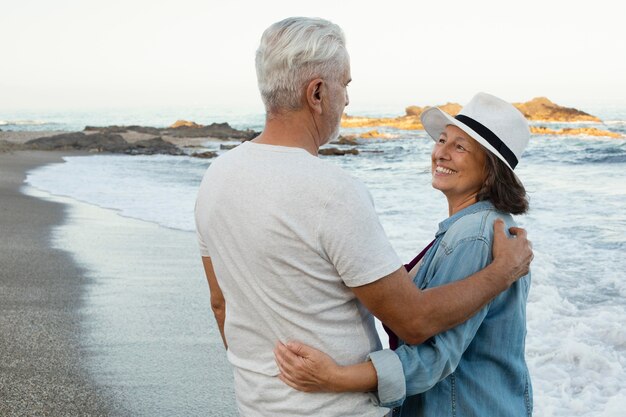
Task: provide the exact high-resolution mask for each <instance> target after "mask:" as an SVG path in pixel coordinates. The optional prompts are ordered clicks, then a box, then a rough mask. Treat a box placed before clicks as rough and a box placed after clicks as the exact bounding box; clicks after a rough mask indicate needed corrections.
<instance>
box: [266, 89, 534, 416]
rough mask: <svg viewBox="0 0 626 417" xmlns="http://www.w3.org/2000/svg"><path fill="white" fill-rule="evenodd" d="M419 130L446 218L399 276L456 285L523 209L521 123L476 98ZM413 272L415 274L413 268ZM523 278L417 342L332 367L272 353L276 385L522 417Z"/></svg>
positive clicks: (416, 410)
mask: <svg viewBox="0 0 626 417" xmlns="http://www.w3.org/2000/svg"><path fill="white" fill-rule="evenodd" d="M421 119H422V123H423V125H424V127H425V129H426V131H427V132H428V134H429V135H430V136H431V137H432V138H433V140H434V141H435V144H434V147H433V151H432V157H431V162H432V166H431V171H432V186H433V187H434V188H436V189H438V190H440V191H441V192H442V193H443V194H444V195H445V196H446V199H447V200H448V210H449V215H450V217H448V218H447V219H445V220H444V221H442V222H441V223H440V224H439V230H438V231H437V233H436V235H435V240H434V241H433V242H432V243H431V245H429V247H428V248H427V249H426V250H425V251H423V252H422V253H421V254H420V255H423V258H422V259H421V260H419V263H417V261H418V259H416V260H414V262H413V263H412V264H410V265H409V266H408V267H407V269H412V273H416V275H415V277H414V282H415V285H417V286H419V287H420V288H421V289H428V288H432V287H436V286H440V285H444V284H447V283H448V282H451V281H454V280H459V279H462V278H463V277H465V276H467V275H470V274H472V273H474V272H476V271H478V270H480V269H481V268H484V267H485V266H486V265H488V264H489V262H491V249H490V248H491V244H492V240H493V228H492V224H493V222H494V221H495V219H497V218H502V219H504V221H505V223H506V224H507V225H508V226H509V227H510V226H512V225H514V221H513V219H512V218H511V214H523V213H525V212H526V211H527V210H528V200H527V197H526V191H525V189H524V186H523V185H522V184H521V182H520V181H519V179H518V178H517V176H516V175H515V174H514V173H513V169H514V168H515V166H516V165H517V162H518V159H519V158H520V156H521V154H522V152H523V150H524V148H525V147H526V145H527V144H528V140H529V136H530V133H529V129H528V123H527V122H526V120H525V119H524V117H523V116H522V114H521V113H520V112H519V111H517V109H515V108H514V107H513V106H512V105H511V104H509V103H507V102H505V101H503V100H501V99H499V98H497V97H494V96H491V95H489V94H484V93H480V94H477V95H476V96H475V97H474V98H473V99H472V100H471V102H470V103H469V104H468V105H467V106H465V107H464V108H463V109H462V110H461V112H460V113H459V115H457V116H456V117H452V116H450V115H448V114H446V113H444V112H443V111H441V110H440V109H437V108H433V109H429V110H427V111H425V112H424V113H423V114H422V117H421ZM413 265H415V267H413ZM529 287H530V274H528V275H527V276H525V277H523V278H522V279H520V280H519V281H517V282H516V283H514V284H513V285H512V286H511V287H510V288H509V289H508V290H506V291H505V292H503V293H502V294H500V295H499V296H498V297H496V298H495V299H494V300H493V301H492V302H491V303H489V304H488V305H487V306H485V307H484V308H483V309H482V310H481V311H479V312H478V313H477V314H476V315H474V316H473V317H471V318H469V319H468V320H467V321H466V322H465V323H463V324H461V325H459V326H457V327H454V328H452V329H450V330H448V331H445V332H443V333H440V334H438V335H436V336H434V337H432V338H431V339H429V340H428V341H427V342H425V343H423V344H420V345H409V344H405V343H403V342H402V341H399V343H398V341H397V338H396V337H395V335H393V334H390V346H391V347H392V348H395V350H382V351H377V352H373V353H371V354H370V356H369V359H370V360H369V361H368V362H364V363H360V364H357V365H351V366H339V365H337V364H336V363H335V362H334V361H333V360H332V359H331V358H329V357H328V356H326V355H325V354H324V353H322V352H319V351H317V350H315V349H312V348H310V347H308V346H306V345H303V344H301V343H298V342H290V343H288V344H287V345H282V344H279V345H278V346H277V348H276V350H275V354H276V361H277V363H278V365H279V368H280V370H281V376H280V378H281V379H282V380H283V381H284V382H285V383H287V384H288V385H290V386H292V387H294V388H296V389H299V390H302V391H341V392H343V391H377V394H378V399H379V401H380V403H381V404H382V405H384V406H387V407H396V408H395V409H394V415H402V416H433V417H435V416H499V417H503V416H529V415H531V414H532V389H531V383H530V376H529V374H528V369H527V367H526V362H525V359H524V343H525V337H526V299H527V296H528V290H529Z"/></svg>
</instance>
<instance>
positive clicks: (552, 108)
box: [513, 97, 601, 122]
mask: <svg viewBox="0 0 626 417" xmlns="http://www.w3.org/2000/svg"><path fill="white" fill-rule="evenodd" d="M513 105H514V106H515V107H517V109H518V110H519V111H521V112H522V114H523V115H524V117H526V118H527V119H528V120H533V121H549V122H601V120H600V119H599V118H597V117H595V116H592V115H590V114H588V113H585V112H584V111H581V110H578V109H574V108H571V107H563V106H559V105H558V104H555V103H553V102H552V101H550V100H548V99H547V98H546V97H536V98H534V99H532V100H530V101H527V102H526V103H513Z"/></svg>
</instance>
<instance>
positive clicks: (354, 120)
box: [341, 114, 424, 130]
mask: <svg viewBox="0 0 626 417" xmlns="http://www.w3.org/2000/svg"><path fill="white" fill-rule="evenodd" d="M341 127H345V128H350V127H394V128H396V129H402V130H423V129H424V126H422V122H420V119H419V117H417V116H400V117H393V118H392V117H383V118H376V117H358V116H348V115H347V114H344V115H343V116H341Z"/></svg>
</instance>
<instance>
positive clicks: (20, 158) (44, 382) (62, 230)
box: [0, 151, 237, 417]
mask: <svg viewBox="0 0 626 417" xmlns="http://www.w3.org/2000/svg"><path fill="white" fill-rule="evenodd" d="M74 155H76V156H85V155H88V154H86V153H84V152H50V151H19V152H13V153H4V154H0V178H1V180H0V197H1V198H0V212H2V213H3V214H2V215H1V216H0V231H2V233H3V234H4V230H5V229H6V228H7V227H8V225H9V224H10V225H11V227H12V228H13V230H12V233H13V235H12V236H11V238H10V239H8V240H7V241H6V242H11V243H10V244H9V243H6V242H5V244H4V245H3V247H2V250H1V256H0V262H1V263H2V265H3V266H4V265H5V264H6V265H8V268H6V271H7V273H6V274H5V273H0V289H1V288H2V287H7V288H9V287H12V288H14V290H12V291H2V295H0V314H2V318H0V332H1V333H2V334H3V336H4V335H5V334H6V335H8V338H7V339H9V340H17V339H19V337H20V336H21V337H22V339H21V342H20V343H16V344H15V345H9V342H8V341H0V355H1V357H6V358H9V360H10V362H12V363H19V365H15V366H14V368H15V369H13V371H12V373H10V374H9V373H4V368H3V367H1V368H0V372H2V373H3V375H2V376H0V398H2V399H3V400H4V399H5V398H7V401H6V404H5V403H4V402H3V401H0V415H98V416H105V415H106V416H108V415H113V416H117V415H123V416H126V415H157V416H158V415H188V416H201V415H206V413H207V412H208V413H211V410H213V411H219V414H220V415H224V416H233V417H234V416H235V415H236V413H237V412H236V407H235V404H234V392H233V383H232V371H231V368H230V366H229V365H228V363H227V360H226V354H225V351H224V348H223V346H222V342H221V338H220V337H219V333H218V331H217V326H216V325H215V321H214V319H213V316H212V315H211V313H210V297H209V291H208V286H207V284H206V280H205V278H204V275H203V271H202V265H201V262H200V255H199V252H198V248H197V243H196V238H195V233H192V232H186V231H180V230H175V229H168V228H165V227H163V226H160V225H157V224H155V223H151V222H147V221H143V220H138V219H133V218H129V217H125V216H122V215H121V214H120V213H118V212H117V211H116V210H113V209H108V208H103V207H99V206H96V205H93V204H90V203H85V202H81V201H78V200H74V199H72V198H69V197H62V196H56V195H53V194H49V193H48V192H46V191H40V190H38V189H37V188H34V187H32V186H31V185H29V184H24V182H23V181H24V179H25V174H26V173H27V172H28V171H30V170H32V169H34V168H36V167H38V166H43V165H45V164H47V163H58V162H62V159H61V157H62V156H74ZM9 179H10V180H9ZM7 181H9V182H10V184H9V185H10V186H8V187H7V186H5V183H7ZM5 188H9V189H10V193H9V192H5V191H4V190H5ZM12 199H17V200H19V201H21V203H19V204H13V203H11V200H12ZM39 205H41V206H42V208H41V211H42V212H43V214H42V213H40V212H39V211H37V210H38V209H37V207H38V206H39ZM33 218H34V219H35V220H36V222H33V221H32V220H30V219H33ZM29 222H30V223H29ZM31 223H32V224H31ZM30 229H32V230H30ZM24 235H29V236H30V235H33V236H34V237H37V236H38V237H41V236H42V235H45V237H46V239H40V241H39V244H38V246H37V247H32V246H31V243H30V242H23V240H24V239H25V237H24ZM94 237H95V238H94ZM9 246H16V247H18V248H19V249H16V250H15V251H13V252H16V251H22V252H20V253H17V254H16V253H10V251H7V250H5V247H9ZM55 248H56V249H55ZM26 249H28V250H30V251H33V252H36V253H37V259H34V260H33V259H32V258H35V256H34V255H33V256H29V255H28V254H24V253H23V252H24V251H25V250H26ZM42 252H43V253H44V254H47V253H50V254H51V255H50V257H52V258H54V259H52V260H51V259H48V257H45V258H44V257H43V256H42ZM38 259H42V262H41V264H39V262H38ZM31 264H34V265H36V266H37V268H38V269H37V274H35V273H33V272H32V268H33V265H31ZM24 274H28V275H29V276H33V277H36V279H34V282H33V283H32V284H29V283H28V282H25V281H23V280H21V279H20V278H21V275H24ZM5 275H6V276H5ZM49 275H54V279H50V278H49ZM55 291H58V292H59V298H60V299H59V300H57V299H56V298H54V296H53V294H56V293H55ZM5 294H6V296H5ZM35 294H37V295H38V296H39V297H40V298H42V299H41V300H40V301H39V305H38V306H37V308H34V307H33V304H32V303H30V304H29V303H27V302H26V299H27V298H33V297H35ZM9 305H17V306H21V307H20V308H19V310H18V311H16V312H15V314H14V316H16V317H12V318H11V320H9V321H10V323H9V324H6V323H5V321H7V320H6V319H7V318H8V317H9V314H8V313H7V311H9V309H10V308H9ZM11 308H12V307H11ZM55 309H58V310H61V311H56V310H55ZM39 310H46V311H48V310H55V311H54V313H55V315H54V317H53V319H54V320H57V321H60V322H61V323H62V324H64V325H65V326H66V329H64V331H63V332H57V333H56V334H54V335H49V334H47V333H46V334H43V335H42V334H40V333H35V334H33V330H32V328H33V322H36V324H37V328H38V329H39V328H42V329H44V330H47V329H54V328H56V327H58V326H59V324H58V323H56V322H55V321H54V320H52V319H47V318H46V317H43V318H41V317H36V318H35V317H34V315H35V313H36V312H37V311H39ZM41 331H42V330H40V332H41ZM50 340H51V341H52V344H53V346H52V348H51V347H50V346H49V345H50V344H51V342H50ZM22 345H27V346H29V349H27V350H24V351H22V352H20V351H19V347H20V346H22ZM56 345H59V347H56ZM34 359H35V360H34ZM30 363H33V365H32V366H29V364H30ZM53 365H54V366H53ZM46 366H48V367H49V368H50V369H47V368H45V367H46ZM42 369H46V372H44V376H50V378H56V380H51V379H50V378H49V379H41V380H40V382H38V383H37V384H32V383H30V382H31V381H32V379H33V374H35V372H41V370H42ZM58 375H61V376H62V377H64V379H61V380H58V378H59V377H58ZM70 376H72V377H73V380H68V378H69V377H70ZM3 378H4V379H3ZM74 381H76V382H75V383H74ZM16 382H17V383H16ZM72 383H74V385H72ZM33 385H34V386H33ZM50 386H54V387H58V390H57V391H62V392H63V395H61V394H59V393H58V392H54V393H52V394H48V393H49V392H50V391H51V389H50ZM39 387H41V389H40V388H39ZM21 398H31V399H32V400H30V401H29V402H24V401H21V400H20V399H21ZM20 401H21V402H20Z"/></svg>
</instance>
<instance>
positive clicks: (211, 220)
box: [196, 142, 402, 417]
mask: <svg viewBox="0 0 626 417" xmlns="http://www.w3.org/2000/svg"><path fill="white" fill-rule="evenodd" d="M196 226H197V229H198V240H199V244H200V252H201V254H202V256H209V257H211V260H212V263H213V267H214V270H215V274H216V277H217V281H218V283H219V285H220V288H221V289H222V292H223V293H224V298H225V300H226V321H225V335H226V340H227V342H228V352H227V356H228V360H229V361H230V363H231V364H232V365H233V366H234V373H235V393H236V397H237V403H238V407H239V411H240V413H241V415H242V416H246V417H249V416H289V417H293V416H313V415H315V416H342V417H343V416H381V415H384V414H385V412H386V411H387V409H384V408H379V407H376V406H375V405H374V404H373V403H372V401H371V397H370V394H366V393H346V394H331V393H315V394H310V393H308V394H307V393H302V392H299V391H296V390H294V389H292V388H290V387H289V386H287V385H285V384H284V383H283V382H281V381H280V380H279V379H278V378H277V377H276V376H277V375H278V373H279V372H278V368H277V366H276V363H275V361H274V354H273V349H274V346H275V344H276V342H277V341H279V340H280V341H282V342H288V341H290V340H297V341H301V342H304V343H306V344H309V345H311V346H313V347H316V348H318V349H321V350H322V351H324V352H326V353H328V354H329V355H330V356H331V357H333V358H334V359H335V360H336V361H337V362H338V363H340V364H342V365H347V364H354V363H358V362H361V361H363V360H365V359H366V356H367V354H368V353H370V352H371V351H374V350H378V349H380V348H381V347H380V341H379V339H378V336H377V333H376V330H375V327H374V321H373V317H372V316H371V314H370V313H369V312H368V311H367V310H366V309H365V308H364V307H363V306H362V305H361V304H360V303H359V302H358V300H357V299H356V297H355V296H354V293H353V292H352V291H351V290H350V288H349V287H355V286H361V285H364V284H368V283H371V282H373V281H376V280H378V279H380V278H382V277H384V276H386V275H388V274H390V273H392V272H394V271H396V270H397V269H398V268H400V267H401V266H402V263H401V261H400V259H399V258H398V256H397V255H396V253H395V252H394V250H393V249H392V247H391V245H390V244H389V241H388V239H387V237H386V235H385V232H384V230H383V228H382V226H381V224H380V222H379V220H378V217H377V215H376V212H375V210H374V205H373V203H372V199H371V196H370V194H369V192H368V191H367V189H366V188H365V186H364V185H363V184H362V183H360V182H359V181H357V180H356V179H354V178H353V177H351V176H349V175H348V174H346V173H345V172H344V171H342V170H341V169H340V168H338V167H337V166H335V165H333V164H330V163H328V162H326V161H323V160H321V159H319V158H317V157H314V156H312V155H311V154H309V153H308V152H306V151H305V150H304V149H301V148H292V147H284V146H273V145H266V144H258V143H254V142H245V143H243V144H242V145H240V146H238V147H237V148H235V149H233V150H230V151H229V152H227V153H226V154H224V155H222V156H220V157H218V158H217V159H216V160H215V161H213V163H212V164H211V166H210V167H209V168H208V170H207V172H206V174H205V175H204V178H203V180H202V184H201V186H200V191H199V194H198V200H197V202H196Z"/></svg>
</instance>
